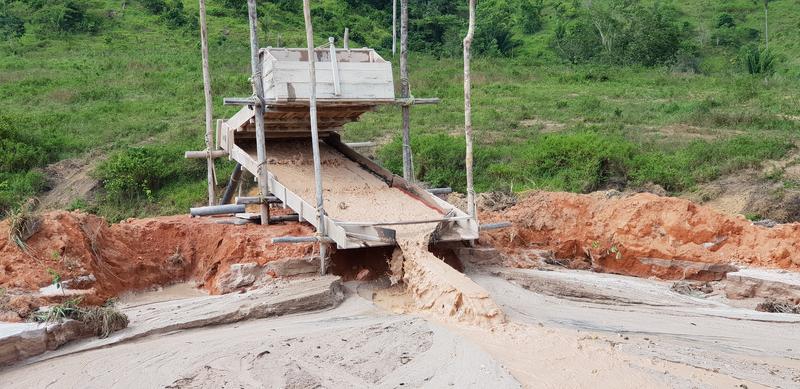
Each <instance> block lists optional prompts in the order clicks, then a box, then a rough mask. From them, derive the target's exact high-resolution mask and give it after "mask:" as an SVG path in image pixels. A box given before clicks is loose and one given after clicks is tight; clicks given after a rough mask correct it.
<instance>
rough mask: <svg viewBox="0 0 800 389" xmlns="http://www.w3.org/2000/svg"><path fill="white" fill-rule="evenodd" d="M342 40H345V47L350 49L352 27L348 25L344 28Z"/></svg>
mask: <svg viewBox="0 0 800 389" xmlns="http://www.w3.org/2000/svg"><path fill="white" fill-rule="evenodd" d="M342 40H343V41H344V49H345V50H350V29H349V28H347V27H345V28H344V38H343V39H342Z"/></svg>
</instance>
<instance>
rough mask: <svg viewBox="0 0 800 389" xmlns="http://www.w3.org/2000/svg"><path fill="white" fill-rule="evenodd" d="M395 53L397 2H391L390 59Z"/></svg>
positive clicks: (395, 0)
mask: <svg viewBox="0 0 800 389" xmlns="http://www.w3.org/2000/svg"><path fill="white" fill-rule="evenodd" d="M396 52H397V0H392V57H394V54H395V53H396Z"/></svg>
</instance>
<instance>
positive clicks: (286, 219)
mask: <svg viewBox="0 0 800 389" xmlns="http://www.w3.org/2000/svg"><path fill="white" fill-rule="evenodd" d="M299 220H300V215H298V214H291V215H280V216H273V217H271V218H269V221H270V223H272V222H276V223H280V222H296V221H299Z"/></svg>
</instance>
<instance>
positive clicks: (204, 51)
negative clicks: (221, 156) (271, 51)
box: [199, 0, 217, 205]
mask: <svg viewBox="0 0 800 389" xmlns="http://www.w3.org/2000/svg"><path fill="white" fill-rule="evenodd" d="M199 1H200V52H201V55H202V62H203V93H204V94H205V100H206V136H205V142H206V150H213V149H214V146H213V143H212V140H211V139H212V132H213V128H212V122H213V121H214V118H213V117H214V112H213V111H214V104H213V101H212V100H211V73H210V70H209V66H208V26H207V24H206V1H205V0H199ZM206 160H207V162H206V164H207V165H208V166H207V167H208V205H214V203H215V202H216V199H217V193H216V192H217V191H216V172H215V171H214V169H215V167H214V158H213V157H212V156H211V153H210V152H209V153H208V155H207V158H206Z"/></svg>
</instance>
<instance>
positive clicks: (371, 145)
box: [344, 142, 375, 149]
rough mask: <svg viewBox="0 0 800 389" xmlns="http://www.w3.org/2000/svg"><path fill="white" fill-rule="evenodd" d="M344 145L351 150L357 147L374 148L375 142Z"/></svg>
mask: <svg viewBox="0 0 800 389" xmlns="http://www.w3.org/2000/svg"><path fill="white" fill-rule="evenodd" d="M344 145H345V146H347V147H349V148H351V149H352V148H357V147H373V146H375V142H349V143H345V144H344Z"/></svg>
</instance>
